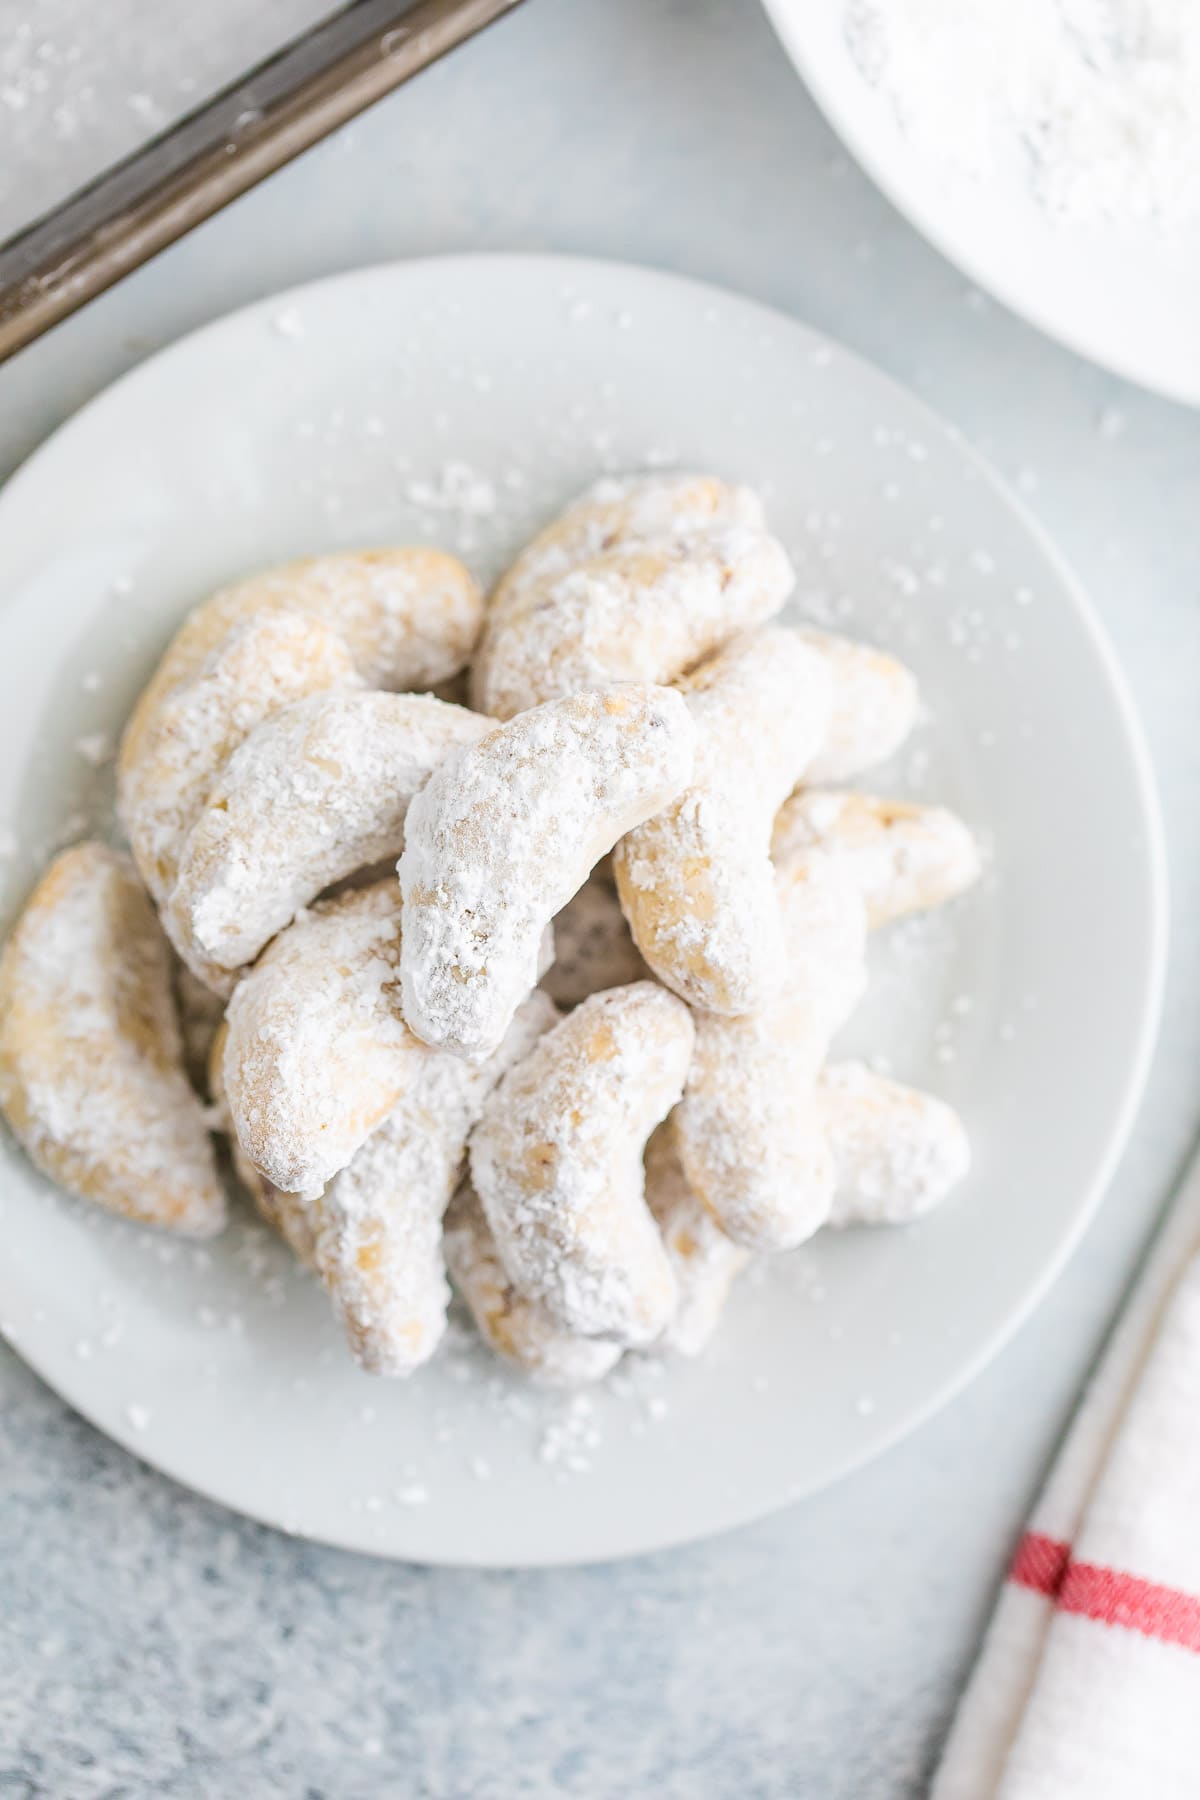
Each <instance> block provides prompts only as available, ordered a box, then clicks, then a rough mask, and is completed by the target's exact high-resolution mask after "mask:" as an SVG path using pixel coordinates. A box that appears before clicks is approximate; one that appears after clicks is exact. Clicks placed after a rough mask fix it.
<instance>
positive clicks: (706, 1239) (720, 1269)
mask: <svg viewBox="0 0 1200 1800" xmlns="http://www.w3.org/2000/svg"><path fill="white" fill-rule="evenodd" d="M646 1205H647V1206H648V1207H649V1208H650V1211H651V1213H652V1214H653V1215H654V1220H655V1223H656V1224H657V1226H658V1229H659V1231H660V1232H661V1233H662V1241H663V1248H664V1249H665V1251H666V1253H667V1260H668V1262H669V1263H670V1264H671V1267H672V1268H673V1269H674V1271H675V1284H676V1287H677V1288H678V1291H679V1299H678V1301H677V1303H676V1306H675V1311H674V1313H673V1314H672V1315H671V1318H670V1320H669V1322H668V1324H667V1327H666V1329H665V1331H664V1332H663V1334H662V1337H661V1338H660V1339H659V1346H660V1347H661V1348H662V1349H664V1350H674V1351H676V1352H677V1353H678V1354H679V1355H680V1356H699V1354H700V1352H701V1351H702V1350H703V1349H705V1348H706V1346H707V1345H708V1343H709V1340H710V1339H711V1338H712V1335H713V1333H714V1331H715V1330H716V1329H717V1326H718V1325H719V1324H720V1322H721V1314H722V1312H723V1311H724V1310H725V1302H726V1300H727V1299H728V1298H729V1290H730V1288H731V1287H732V1286H733V1283H734V1281H735V1280H736V1279H737V1277H738V1275H740V1274H741V1272H742V1270H743V1269H744V1268H745V1267H746V1265H747V1263H748V1262H749V1261H750V1252H749V1251H748V1250H746V1249H744V1248H743V1247H742V1245H741V1244H735V1243H734V1242H733V1239H732V1238H728V1237H726V1236H725V1233H724V1232H723V1231H722V1230H721V1228H720V1226H719V1225H718V1224H717V1222H716V1220H715V1219H714V1218H713V1216H712V1214H711V1213H710V1212H709V1210H708V1208H707V1207H706V1206H705V1205H704V1203H703V1202H702V1201H701V1200H698V1199H697V1197H696V1195H695V1194H694V1193H693V1192H692V1189H691V1186H690V1185H689V1183H688V1179H687V1177H686V1175H685V1174H684V1172H683V1166H682V1164H681V1163H680V1161H679V1153H678V1150H677V1149H676V1145H675V1135H674V1132H673V1131H672V1130H671V1128H670V1125H669V1123H668V1124H667V1125H660V1126H659V1127H658V1129H657V1130H656V1131H654V1132H653V1133H652V1134H651V1137H650V1141H649V1143H648V1144H647V1145H646Z"/></svg>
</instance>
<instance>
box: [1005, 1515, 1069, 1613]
mask: <svg viewBox="0 0 1200 1800" xmlns="http://www.w3.org/2000/svg"><path fill="white" fill-rule="evenodd" d="M1070 1560H1071V1546H1070V1544H1063V1543H1060V1542H1059V1540H1058V1538H1052V1537H1046V1536H1045V1535H1044V1533H1042V1532H1040V1531H1027V1532H1026V1533H1025V1536H1024V1537H1023V1538H1022V1539H1021V1541H1020V1543H1019V1544H1018V1545H1017V1553H1016V1555H1015V1556H1014V1557H1013V1559H1012V1567H1011V1568H1010V1569H1009V1571H1008V1579H1009V1580H1010V1581H1015V1582H1016V1584H1017V1586H1018V1587H1027V1588H1032V1589H1033V1591H1034V1593H1035V1594H1046V1595H1048V1596H1049V1598H1050V1599H1051V1600H1053V1599H1055V1598H1056V1596H1057V1594H1058V1590H1059V1588H1060V1587H1061V1586H1062V1580H1063V1576H1064V1575H1065V1574H1066V1572H1067V1564H1068V1563H1069V1562H1070Z"/></svg>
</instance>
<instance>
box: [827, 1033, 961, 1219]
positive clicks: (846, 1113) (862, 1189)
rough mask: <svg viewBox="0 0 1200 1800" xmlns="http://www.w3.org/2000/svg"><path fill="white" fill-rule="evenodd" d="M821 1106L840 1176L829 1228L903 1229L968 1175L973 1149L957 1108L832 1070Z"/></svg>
mask: <svg viewBox="0 0 1200 1800" xmlns="http://www.w3.org/2000/svg"><path fill="white" fill-rule="evenodd" d="M817 1099H818V1104H819V1106H820V1109H821V1116H822V1119H823V1120H824V1123H825V1131H826V1133H827V1135H828V1138H829V1145H830V1148H831V1150H832V1152H833V1160H834V1166H835V1169H836V1176H835V1192H834V1198H833V1208H832V1211H831V1212H830V1215H829V1223H830V1224H831V1225H902V1224H904V1223H906V1221H908V1220H909V1219H919V1218H920V1217H921V1216H922V1214H924V1213H927V1212H931V1211H932V1210H933V1208H934V1207H935V1206H938V1205H940V1203H941V1202H942V1201H943V1200H944V1199H945V1198H946V1195H947V1194H948V1193H949V1192H950V1190H951V1189H952V1188H954V1187H956V1186H957V1185H958V1183H959V1182H960V1181H961V1180H962V1179H963V1177H964V1176H965V1175H966V1173H967V1171H968V1170H969V1169H970V1166H971V1147H970V1144H969V1143H968V1141H967V1134H966V1132H965V1130H964V1129H963V1124H962V1120H961V1119H960V1118H959V1116H958V1114H957V1113H956V1112H955V1111H954V1109H953V1107H950V1106H947V1105H946V1103H945V1101H944V1100H937V1099H935V1098H934V1096H933V1095H932V1094H923V1093H921V1092H920V1091H919V1089H917V1088H911V1087H904V1086H903V1085H902V1084H901V1083H900V1082H898V1081H889V1080H887V1079H886V1078H885V1077H884V1076H882V1075H876V1074H875V1073H874V1072H873V1070H871V1069H868V1068H867V1067H866V1066H865V1065H864V1064H863V1063H860V1062H843V1063H833V1064H831V1065H830V1067H829V1068H827V1069H825V1070H824V1071H823V1073H822V1075H821V1079H820V1082H819V1083H818V1086H817Z"/></svg>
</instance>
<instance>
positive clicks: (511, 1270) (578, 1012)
mask: <svg viewBox="0 0 1200 1800" xmlns="http://www.w3.org/2000/svg"><path fill="white" fill-rule="evenodd" d="M693 1035H694V1034H693V1029H692V1021H691V1017H690V1015H689V1013H688V1010H687V1008H686V1006H684V1004H683V1002H682V1001H680V1000H677V999H676V998H675V996H674V995H673V994H668V993H667V991H666V990H665V988H660V987H655V986H654V984H653V983H651V982H646V981H640V982H635V983H634V984H633V985H632V986H631V987H624V988H613V989H611V990H610V991H609V992H607V993H603V994H593V995H592V997H591V998H590V999H589V1000H585V1001H584V1002H583V1004H582V1005H581V1006H578V1007H576V1009H575V1011H574V1012H573V1013H570V1014H569V1015H568V1016H567V1018H565V1019H564V1020H563V1021H562V1022H561V1023H560V1024H558V1025H556V1026H555V1028H554V1030H553V1031H550V1032H547V1034H546V1036H545V1037H544V1038H542V1039H540V1041H539V1042H538V1043H537V1045H536V1046H535V1047H534V1049H533V1050H531V1051H530V1053H529V1055H528V1056H527V1057H525V1058H524V1060H523V1061H521V1062H519V1063H518V1064H517V1065H516V1067H515V1068H513V1069H511V1070H510V1071H509V1073H508V1074H507V1075H506V1076H505V1077H504V1079H503V1080H502V1081H501V1082H500V1084H499V1086H498V1087H497V1088H496V1089H495V1091H494V1093H493V1094H492V1095H491V1097H490V1099H489V1100H488V1103H487V1105H486V1106H485V1108H484V1111H483V1116H482V1118H481V1119H480V1122H479V1124H478V1125H477V1126H476V1128H475V1132H474V1135H473V1137H472V1139H471V1178H472V1181H473V1182H474V1184H475V1189H476V1192H477V1193H478V1195H479V1198H480V1201H481V1202H482V1204H483V1209H484V1212H485V1213H486V1215H487V1220H488V1224H489V1225H490V1226H491V1229H492V1232H493V1234H494V1236H495V1239H496V1247H497V1250H498V1252H499V1255H500V1260H501V1262H502V1263H503V1265H504V1268H505V1270H506V1272H507V1274H508V1277H509V1280H510V1281H511V1282H512V1283H513V1285H514V1287H516V1288H517V1290H518V1291H519V1292H520V1293H522V1294H524V1295H525V1296H526V1298H528V1299H531V1300H536V1301H538V1302H539V1303H540V1304H541V1305H542V1306H543V1307H545V1309H546V1311H547V1312H548V1313H549V1314H550V1316H551V1317H552V1318H553V1319H554V1320H555V1321H556V1323H557V1324H558V1325H560V1326H561V1327H563V1329H565V1330H567V1331H571V1332H578V1333H582V1334H583V1335H584V1336H587V1337H606V1338H610V1339H612V1340H613V1341H614V1342H617V1343H621V1344H631V1345H636V1344H647V1343H650V1342H652V1341H653V1340H654V1339H655V1338H656V1337H657V1336H658V1335H659V1333H660V1332H661V1331H662V1330H663V1328H664V1327H665V1326H666V1325H667V1323H668V1322H669V1320H670V1318H671V1316H672V1314H673V1313H674V1310H675V1306H676V1303H677V1300H678V1289H677V1286H676V1281H675V1276H674V1272H673V1270H672V1268H671V1264H670V1261H669V1260H668V1258H667V1255H666V1252H665V1251H664V1249H663V1244H662V1239H661V1237H660V1236H659V1233H658V1230H657V1227H656V1226H655V1223H654V1220H653V1218H652V1217H651V1215H650V1213H649V1211H648V1209H647V1207H646V1202H645V1198H644V1178H643V1170H642V1151H643V1148H644V1145H645V1141H646V1138H647V1136H648V1134H649V1132H650V1130H651V1128H652V1127H653V1126H654V1125H656V1124H657V1123H658V1122H659V1121H660V1120H661V1119H662V1118H663V1117H664V1116H665V1115H666V1113H667V1112H668V1111H669V1110H670V1108H671V1107H672V1105H673V1104H674V1103H675V1101H676V1100H677V1099H678V1098H679V1095H680V1092H681V1090H682V1088H683V1082H684V1077H685V1075H686V1073H687V1067H688V1063H689V1060H690V1058H691V1052H692V1042H693Z"/></svg>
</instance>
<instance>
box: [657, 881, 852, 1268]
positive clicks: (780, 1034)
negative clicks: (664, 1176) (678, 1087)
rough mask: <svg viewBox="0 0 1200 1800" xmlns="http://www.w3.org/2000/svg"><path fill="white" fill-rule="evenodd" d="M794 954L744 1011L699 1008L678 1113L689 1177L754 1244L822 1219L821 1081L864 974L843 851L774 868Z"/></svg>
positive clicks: (766, 1244) (722, 1219)
mask: <svg viewBox="0 0 1200 1800" xmlns="http://www.w3.org/2000/svg"><path fill="white" fill-rule="evenodd" d="M777 881H778V892H779V902H780V907H781V910H782V914H783V919H784V931H785V941H786V947H787V955H786V958H785V961H784V964H783V967H782V968H781V970H780V987H779V994H778V998H777V999H776V1000H775V1001H774V1002H773V1003H772V1004H771V1005H770V1006H768V1007H765V1008H763V1009H761V1010H760V1011H759V1012H757V1013H751V1014H748V1015H747V1016H745V1017H743V1018H722V1017H719V1016H718V1015H716V1014H713V1013H699V1014H697V1017H696V1051H695V1055H694V1057H693V1059H692V1066H691V1070H690V1073H689V1075H688V1083H687V1090H686V1092H685V1094H684V1097H683V1100H682V1101H681V1103H680V1105H679V1106H678V1107H677V1108H676V1110H675V1112H674V1114H673V1116H672V1124H673V1129H674V1133H675V1140H676V1143H677V1145H678V1149H679V1154H680V1160H681V1162H682V1164H683V1168H684V1172H685V1174H686V1176H687V1179H688V1181H689V1182H690V1183H691V1186H692V1187H693V1188H694V1190H695V1192H696V1193H697V1194H698V1195H699V1197H700V1199H701V1200H702V1201H703V1202H704V1204H705V1205H706V1206H707V1207H708V1209H709V1211H710V1212H711V1213H712V1215H713V1217H714V1218H715V1219H716V1221H717V1223H718V1225H719V1226H720V1227H721V1229H722V1231H724V1232H725V1233H726V1235H727V1236H729V1237H731V1238H733V1239H734V1240H735V1242H737V1243H740V1244H744V1245H745V1246H746V1247H747V1248H748V1249H752V1250H763V1251H769V1250H787V1249H791V1248H793V1247H794V1246H795V1245H796V1244H800V1243H803V1242H804V1240H805V1239H806V1238H808V1237H811V1236H812V1234H813V1233H814V1232H815V1231H817V1230H818V1229H819V1228H820V1227H821V1226H822V1225H823V1224H824V1223H825V1221H826V1219H827V1218H828V1215H829V1209H830V1206H831V1204H832V1200H833V1191H834V1164H833V1156H832V1153H831V1151H830V1148H829V1145H828V1143H827V1142H826V1138H825V1132H824V1127H823V1122H822V1119H821V1115H820V1112H819V1109H818V1106H817V1103H816V1098H815V1093H814V1083H815V1081H816V1076H817V1072H818V1070H819V1069H820V1067H821V1064H822V1063H823V1061H824V1060H825V1054H826V1051H827V1049H828V1046H829V1041H830V1038H831V1037H832V1036H833V1034H834V1033H835V1032H836V1031H837V1030H839V1029H840V1027H841V1026H842V1025H843V1024H844V1022H845V1020H846V1019H847V1018H848V1017H849V1014H850V1013H851V1011H852V1010H853V1008H854V1006H855V1005H856V1004H857V1002H858V1000H859V998H860V997H861V995H862V992H863V989H864V987H865V985H866V960H865V957H866V933H867V924H866V912H865V909H864V907H863V903H862V899H861V897H860V895H859V894H858V891H857V889H856V888H855V886H854V884H853V882H852V881H851V879H850V878H849V876H848V875H847V873H846V871H845V870H844V869H843V868H842V867H841V865H840V863H839V862H838V860H837V859H836V858H835V857H833V856H831V855H830V854H829V853H828V852H826V851H823V850H812V851H808V852H803V853H801V854H799V855H798V856H796V857H795V858H793V859H791V860H790V861H789V863H788V864H787V865H786V866H785V867H784V868H782V869H781V870H780V871H779V874H778V877H777Z"/></svg>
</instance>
